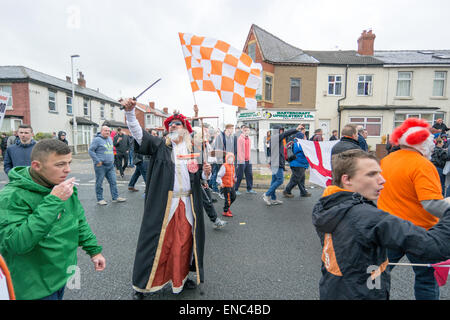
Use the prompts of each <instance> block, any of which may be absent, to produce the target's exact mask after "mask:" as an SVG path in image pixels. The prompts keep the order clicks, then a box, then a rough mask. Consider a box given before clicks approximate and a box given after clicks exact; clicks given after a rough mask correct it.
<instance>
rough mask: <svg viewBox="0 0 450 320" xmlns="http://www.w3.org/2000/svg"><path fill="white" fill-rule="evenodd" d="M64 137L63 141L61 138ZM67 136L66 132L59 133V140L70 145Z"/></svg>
mask: <svg viewBox="0 0 450 320" xmlns="http://www.w3.org/2000/svg"><path fill="white" fill-rule="evenodd" d="M62 136H64V139H61V137H62ZM66 137H67V135H66V133H65V132H64V131H59V132H58V140H59V141H62V142H64V143H65V144H67V145H68V144H69V141H67V139H66Z"/></svg>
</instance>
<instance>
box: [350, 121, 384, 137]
mask: <svg viewBox="0 0 450 320" xmlns="http://www.w3.org/2000/svg"><path fill="white" fill-rule="evenodd" d="M381 120H382V118H381V117H353V118H350V122H351V123H352V124H356V125H359V124H360V125H362V126H363V127H364V128H365V129H366V130H367V133H368V136H369V137H379V136H380V135H381Z"/></svg>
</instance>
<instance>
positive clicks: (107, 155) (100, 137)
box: [89, 126, 126, 205]
mask: <svg viewBox="0 0 450 320" xmlns="http://www.w3.org/2000/svg"><path fill="white" fill-rule="evenodd" d="M110 135H111V129H110V128H109V127H107V126H103V127H102V129H101V132H100V133H99V134H97V136H96V137H95V138H94V140H92V143H91V146H90V147H89V155H90V156H91V158H92V161H93V162H94V171H95V193H96V196H97V203H98V204H99V205H106V204H107V202H106V201H105V200H104V199H103V186H102V185H103V179H104V178H105V177H106V180H108V183H109V188H110V191H111V196H112V202H124V201H126V199H125V198H121V197H119V191H118V190H117V182H116V172H115V171H114V151H113V142H112V140H111V137H110Z"/></svg>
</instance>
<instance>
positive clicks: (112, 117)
mask: <svg viewBox="0 0 450 320" xmlns="http://www.w3.org/2000/svg"><path fill="white" fill-rule="evenodd" d="M111 119H112V120H114V106H113V105H112V106H111Z"/></svg>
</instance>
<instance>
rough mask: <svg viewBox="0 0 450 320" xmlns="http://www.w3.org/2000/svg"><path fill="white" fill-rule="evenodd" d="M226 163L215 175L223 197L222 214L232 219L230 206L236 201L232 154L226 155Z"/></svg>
mask: <svg viewBox="0 0 450 320" xmlns="http://www.w3.org/2000/svg"><path fill="white" fill-rule="evenodd" d="M225 160H226V163H224V164H223V165H222V166H221V167H220V170H219V172H218V173H217V183H218V185H219V186H220V187H221V188H222V193H223V195H224V197H225V205H224V206H223V213H222V215H224V216H225V217H232V216H233V213H232V212H231V210H230V206H231V204H232V203H233V202H234V200H236V191H235V190H234V183H235V182H236V170H235V167H234V154H233V153H230V152H229V153H227V154H226V158H225Z"/></svg>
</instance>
